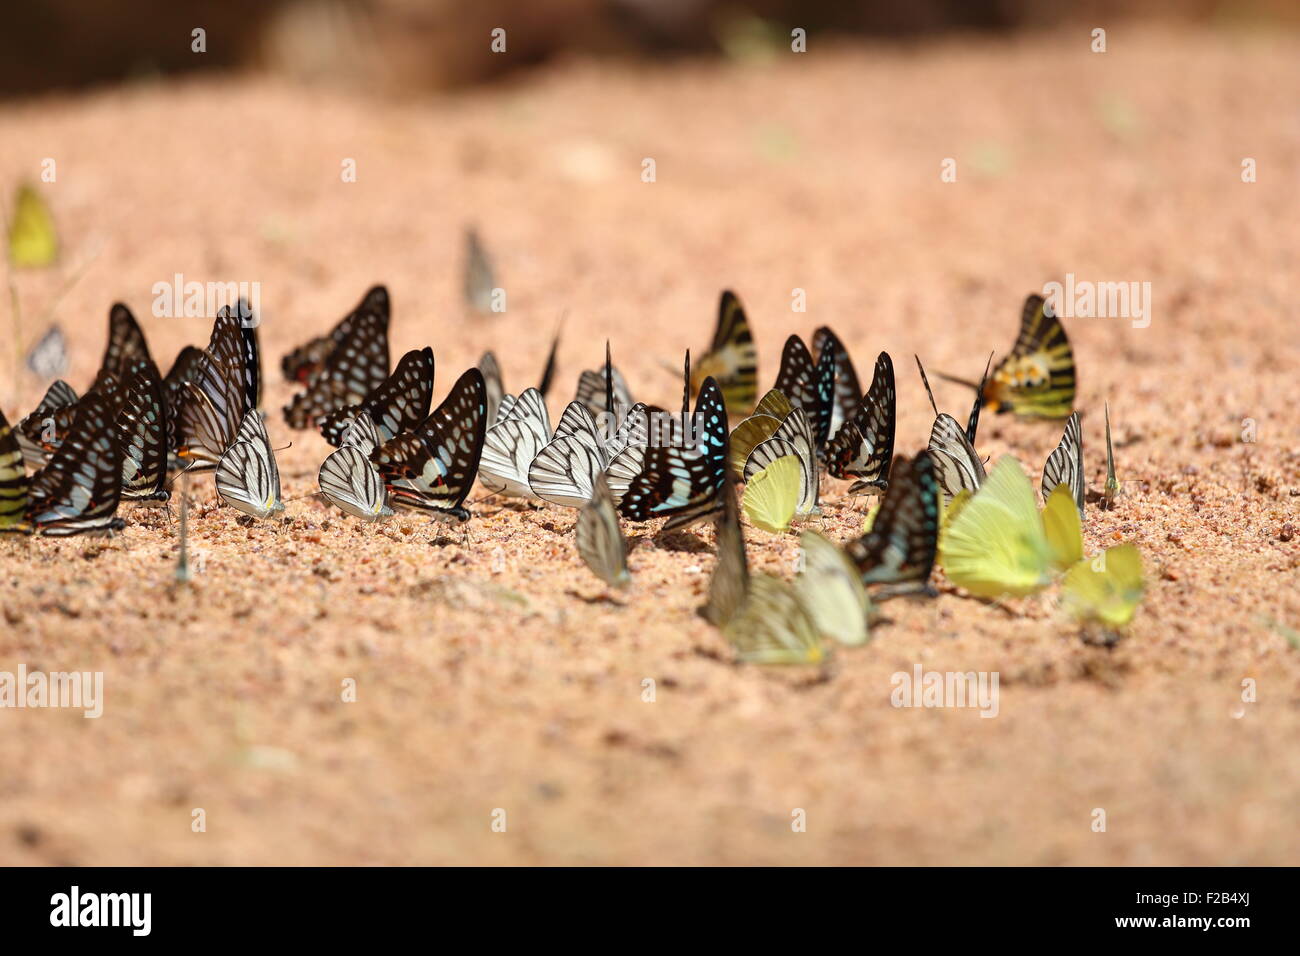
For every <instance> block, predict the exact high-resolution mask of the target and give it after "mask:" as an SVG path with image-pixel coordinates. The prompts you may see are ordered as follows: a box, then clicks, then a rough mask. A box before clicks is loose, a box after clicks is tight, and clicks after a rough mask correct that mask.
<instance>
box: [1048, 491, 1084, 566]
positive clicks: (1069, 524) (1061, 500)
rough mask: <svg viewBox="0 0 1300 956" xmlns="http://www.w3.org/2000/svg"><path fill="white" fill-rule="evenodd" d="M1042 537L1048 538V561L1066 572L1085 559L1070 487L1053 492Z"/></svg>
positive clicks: (1081, 535)
mask: <svg viewBox="0 0 1300 956" xmlns="http://www.w3.org/2000/svg"><path fill="white" fill-rule="evenodd" d="M1043 535H1044V536H1045V537H1046V538H1047V550H1048V560H1049V562H1050V563H1051V565H1052V567H1054V568H1055V569H1056V570H1058V571H1065V570H1068V569H1069V568H1071V567H1073V566H1074V565H1076V564H1078V563H1079V562H1080V561H1081V560H1083V524H1082V523H1081V522H1080V521H1079V512H1078V510H1077V509H1076V508H1075V506H1074V498H1073V497H1072V496H1071V494H1070V489H1069V487H1068V486H1066V485H1064V484H1061V485H1057V486H1056V487H1055V488H1054V489H1052V493H1051V494H1050V495H1048V496H1047V505H1046V506H1045V507H1044V508H1043Z"/></svg>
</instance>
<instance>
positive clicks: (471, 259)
mask: <svg viewBox="0 0 1300 956" xmlns="http://www.w3.org/2000/svg"><path fill="white" fill-rule="evenodd" d="M496 284H497V283H496V278H495V276H494V275H493V270H492V262H491V260H489V259H488V254H487V250H486V249H484V248H483V243H482V242H481V241H480V240H479V237H478V232H477V231H476V230H475V229H473V228H472V227H466V229H465V285H464V292H465V302H466V304H467V305H469V307H470V308H471V309H473V310H474V311H475V312H478V313H480V314H482V315H491V314H492V313H493V312H495V311H497V310H496V309H494V308H493V307H492V305H493V301H492V300H493V295H494V294H495V292H496Z"/></svg>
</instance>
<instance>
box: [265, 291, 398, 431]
mask: <svg viewBox="0 0 1300 956" xmlns="http://www.w3.org/2000/svg"><path fill="white" fill-rule="evenodd" d="M387 378H388V314H387V313H386V312H383V311H379V310H375V311H369V312H361V313H359V314H358V315H357V316H356V317H355V319H354V321H353V325H352V331H351V332H350V333H349V334H348V336H347V338H345V339H344V340H343V341H342V342H340V343H339V345H338V347H337V348H336V349H334V351H332V352H331V353H330V354H329V356H328V357H327V358H326V359H325V364H324V365H323V366H322V367H321V368H320V370H319V371H318V372H316V374H315V375H313V376H312V378H311V381H309V382H308V383H307V390H306V391H305V392H302V393H300V394H298V395H295V396H294V397H293V399H292V401H291V402H290V403H289V404H288V405H287V406H285V409H284V415H285V420H286V421H287V422H288V423H289V427H291V428H306V427H307V426H308V425H309V424H311V423H313V422H316V421H318V420H319V419H321V418H322V417H324V416H326V415H328V414H330V413H331V412H333V411H337V410H338V409H340V408H344V407H346V406H348V405H359V404H360V403H361V402H363V401H364V400H365V398H366V396H367V395H369V394H370V393H371V392H372V391H373V390H375V389H377V388H378V387H379V386H380V385H382V384H383V383H384V381H385V380H386V379H387ZM376 424H378V423H376Z"/></svg>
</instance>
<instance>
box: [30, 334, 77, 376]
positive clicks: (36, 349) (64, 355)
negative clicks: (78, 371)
mask: <svg viewBox="0 0 1300 956" xmlns="http://www.w3.org/2000/svg"><path fill="white" fill-rule="evenodd" d="M27 367H28V368H29V369H31V371H32V373H33V374H35V375H38V376H39V377H41V378H44V379H49V378H58V377H59V376H60V375H62V374H63V373H64V372H66V371H67V370H68V340H67V339H66V338H65V337H64V335H63V330H62V329H61V328H59V327H58V325H51V326H50V327H49V329H48V330H47V331H46V333H45V334H44V335H42V336H41V339H40V341H39V342H37V343H36V344H35V345H33V346H32V350H31V351H30V352H28V353H27Z"/></svg>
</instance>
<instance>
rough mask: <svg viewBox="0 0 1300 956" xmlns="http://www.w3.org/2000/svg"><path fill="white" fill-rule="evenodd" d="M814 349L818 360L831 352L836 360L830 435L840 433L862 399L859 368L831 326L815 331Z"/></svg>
mask: <svg viewBox="0 0 1300 956" xmlns="http://www.w3.org/2000/svg"><path fill="white" fill-rule="evenodd" d="M813 351H814V352H816V353H817V356H818V361H821V356H822V355H824V354H825V353H827V352H829V353H830V354H831V356H832V357H833V358H834V360H835V396H834V401H833V402H832V404H831V422H830V436H831V437H834V436H835V435H837V434H839V430H840V426H841V425H843V424H844V423H845V422H846V421H848V420H849V419H851V418H852V417H853V413H854V412H855V411H857V408H858V405H859V403H860V402H861V401H862V385H861V384H860V383H859V382H858V373H857V370H856V369H854V367H853V359H852V357H850V355H849V350H848V349H847V348H846V347H845V346H844V343H843V342H842V341H840V337H839V336H838V335H836V334H835V332H834V331H833V330H832V329H831V328H830V327H829V326H825V325H823V326H822V327H821V328H819V329H818V330H817V331H816V332H814V333H813Z"/></svg>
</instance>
